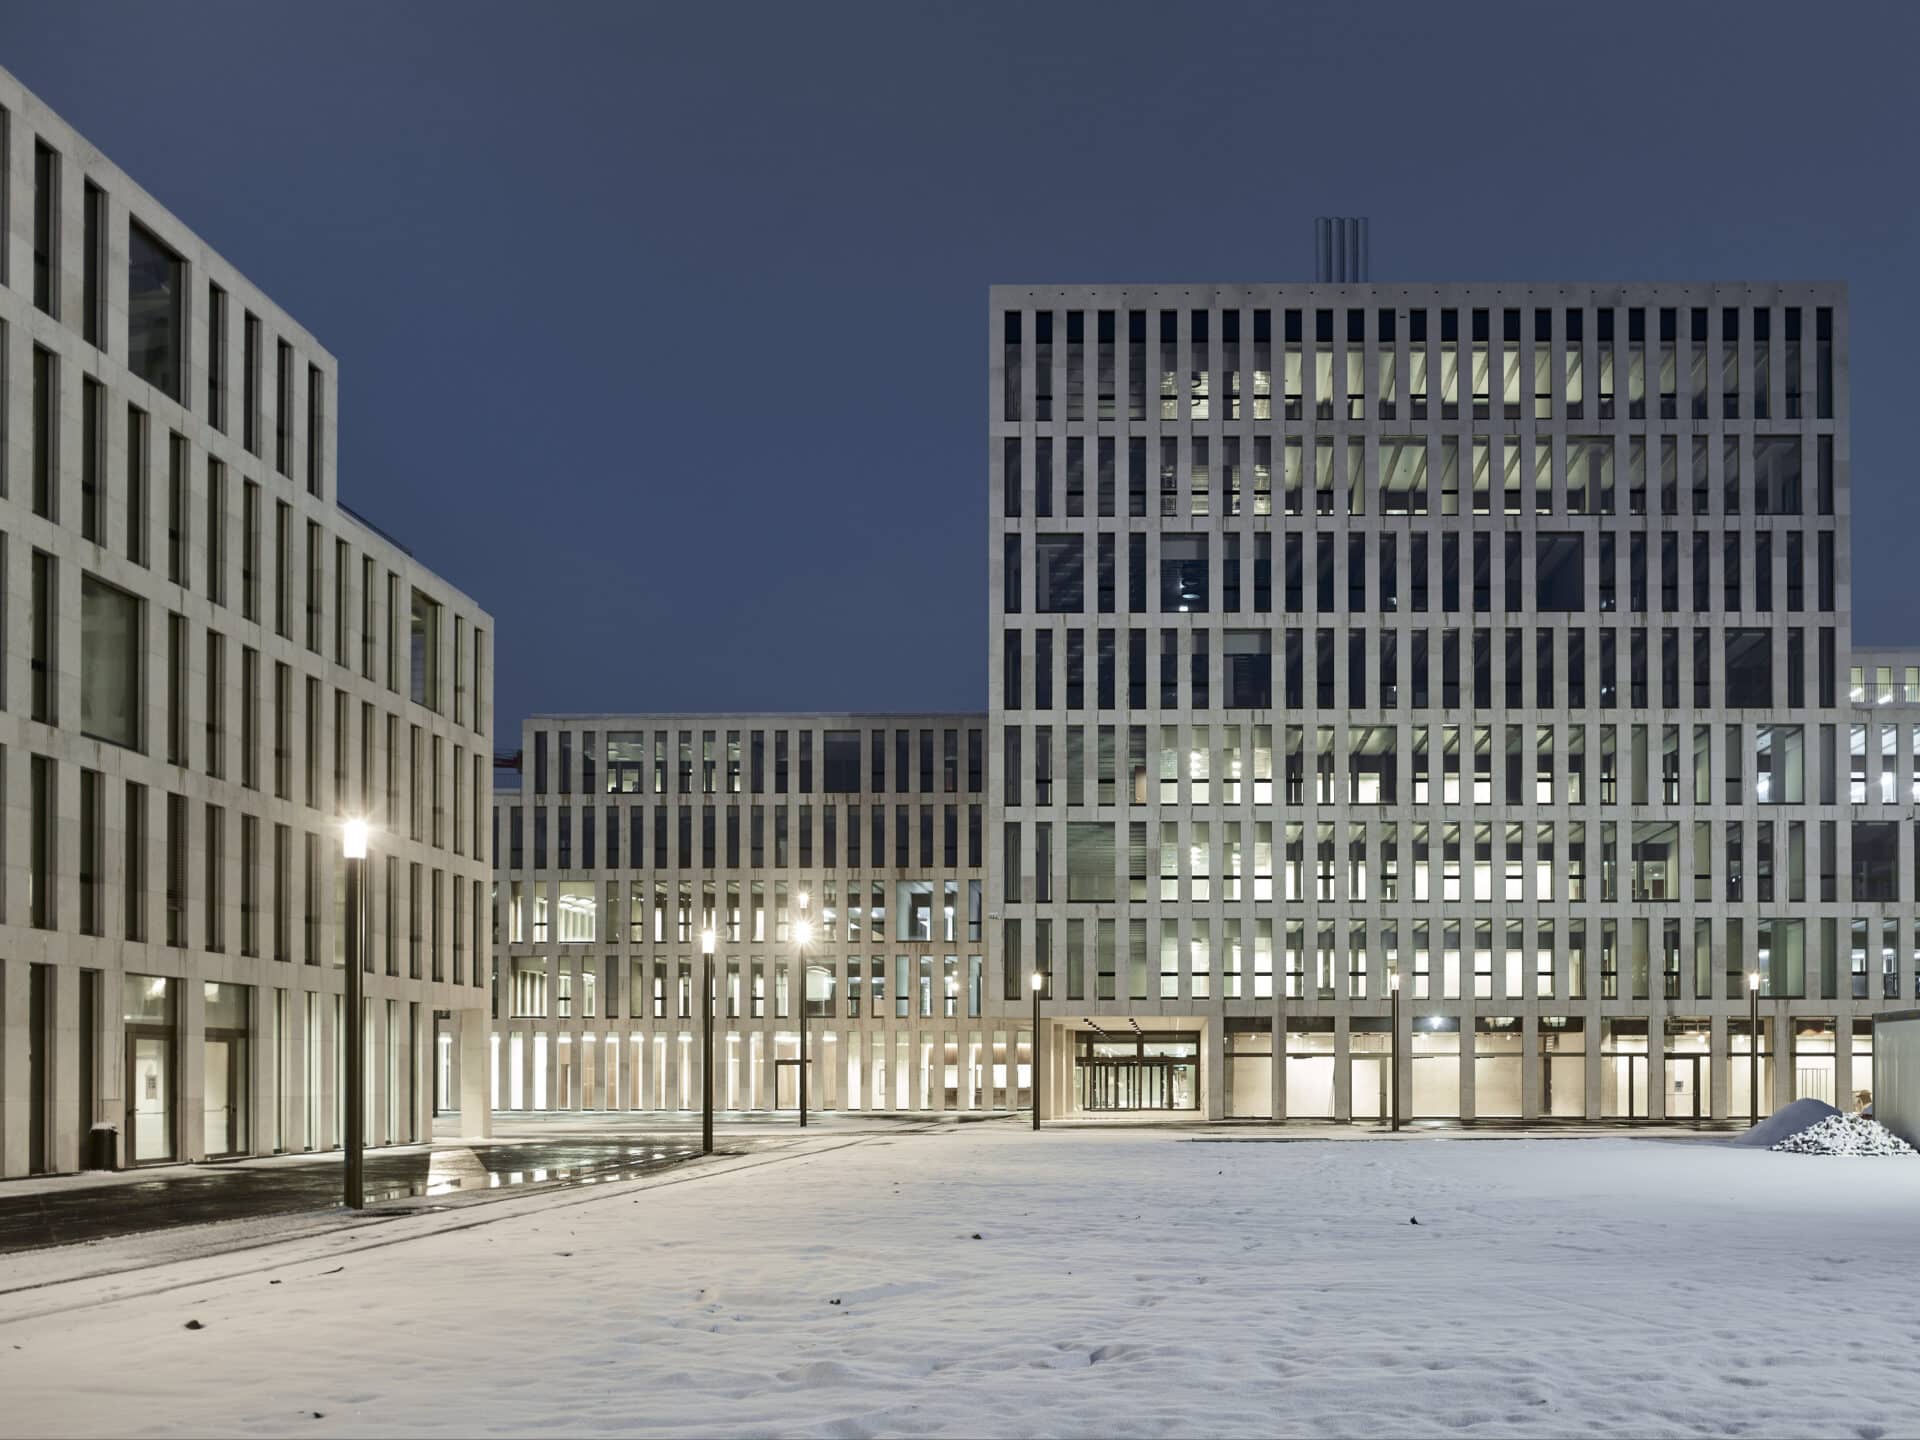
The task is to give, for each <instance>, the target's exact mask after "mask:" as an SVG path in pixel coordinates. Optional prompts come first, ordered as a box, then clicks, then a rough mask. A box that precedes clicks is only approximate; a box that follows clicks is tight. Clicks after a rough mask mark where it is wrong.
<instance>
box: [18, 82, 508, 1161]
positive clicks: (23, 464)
mask: <svg viewBox="0 0 1920 1440" xmlns="http://www.w3.org/2000/svg"><path fill="white" fill-rule="evenodd" d="M0 216H4V217H5V222H6V223H5V244H4V245H3V246H0V370H3V371H4V375H5V381H6V384H5V394H6V407H7V408H6V411H5V415H4V423H0V435H4V436H5V439H6V444H5V450H4V456H3V457H0V458H3V460H4V470H3V471H0V475H3V477H4V483H3V484H0V586H3V587H4V592H5V596H6V606H7V613H8V614H9V616H12V617H16V620H15V623H14V624H12V625H10V626H9V627H8V628H9V634H10V636H11V639H10V641H9V643H8V644H7V645H6V647H5V649H4V652H3V656H0V793H4V795H5V796H6V800H7V804H6V806H5V813H6V825H5V833H4V837H3V840H4V856H5V864H4V869H3V870H0V881H3V883H0V940H4V946H0V1174H4V1175H9V1176H11V1175H21V1174H32V1173H37V1172H41V1171H49V1170H72V1169H75V1168H76V1167H78V1166H79V1165H80V1164H82V1163H83V1162H84V1161H85V1160H86V1159H87V1158H88V1155H89V1152H90V1150H91V1148H92V1146H91V1141H90V1138H89V1136H90V1132H91V1131H92V1130H93V1128H94V1127H95V1126H96V1125H112V1126H113V1127H115V1128H116V1129H117V1130H118V1132H119V1134H118V1140H117V1158H118V1160H119V1161H120V1162H121V1163H124V1164H148V1163H155V1162H164V1161H177V1160H197V1159H201V1158H203V1157H210V1156H223V1155H245V1154H265V1153H271V1152H278V1151H298V1150H312V1149H323V1148H327V1147H329V1146H333V1145H337V1144H338V1143H339V1137H340V1134H341V1127H342V1109H341V1094H342V1086H341V1083H340V1081H341V1071H342V1066H343V1060H342V1056H343V1053H344V1035H345V1023H346V1022H345V1017H344V1016H343V1014H342V1008H341V1007H342V992H343V981H344V971H343V969H342V968H341V967H342V965H343V963H344V958H343V956H344V937H345V933H346V932H345V929H344V927H343V925H342V917H343V914H344V887H343V883H342V880H343V873H344V871H343V864H342V861H341V858H340V856H341V845H340V841H341V822H342V820H343V819H344V818H345V817H347V816H349V815H354V816H364V817H366V818H368V819H370V821H371V822H372V826H373V838H372V848H371V859H370V862H369V864H370V881H369V884H368V886H367V889H368V892H369V895H368V906H369V910H370V915H369V917H368V920H367V928H366V931H365V934H366V937H367V946H366V950H365V954H366V958H367V967H368V978H367V982H366V996H367V999H366V1006H365V1014H364V1016H363V1017H362V1023H363V1025H364V1032H365V1035H366V1037H367V1046H366V1055H367V1070H368V1112H369V1113H368V1124H367V1132H366V1133H367V1135H368V1137H369V1139H370V1142H371V1143H376V1144H377V1143H383V1142H398V1141H406V1140H413V1139H420V1138H424V1137H425V1135H426V1133H427V1128H428V1125H429V1121H430V1117H431V1113H432V1107H433V1104H434V1099H435V1094H434V1092H435V1080H436V1077H437V1076H443V1075H445V1074H446V1073H448V1071H449V1070H450V1069H451V1066H450V1064H447V1063H442V1064H439V1065H435V1064H434V1063H433V1061H432V1054H433V1048H434V1046H433V1037H434V1035H435V1032H436V1027H435V1023H434V1017H435V1013H436V1012H443V1013H444V1014H445V1015H446V1016H447V1017H448V1023H447V1025H446V1027H445V1036H446V1039H445V1042H444V1043H446V1044H449V1045H450V1044H451V1043H452V1038H453V1035H454V1033H455V1031H456V1030H458V1029H459V1028H460V1027H459V1025H458V1020H459V1017H461V1016H464V1015H473V1016H475V1017H479V1016H480V1014H481V1010H480V1007H482V1006H483V1005H484V1003H485V997H486V990H485V984H486V976H487V966H486V963H485V958H484V957H485V949H484V945H485V938H484V932H483V930H482V928H481V927H482V925H483V924H484V922H485V918H486V890H487V881H488V879H489V878H490V865H489V857H488V853H487V842H488V835H487V828H488V827H487V825H486V817H487V816H488V814H489V811H490V808H491V807H490V797H491V759H490V756H489V755H488V753H487V750H488V744H489V741H488V738H487V731H488V724H489V712H490V710H491V706H492V688H491V686H492V681H491V675H490V669H491V665H490V656H489V640H488V637H489V633H490V631H491V622H490V620H489V619H488V617H487V615H486V614H485V612H483V611H482V610H481V609H480V608H479V607H478V606H477V605H476V604H475V603H474V602H473V601H472V600H471V599H470V598H468V597H467V596H465V595H462V594H461V593H459V592H458V591H457V590H455V589H454V588H453V587H452V586H450V585H448V584H447V583H446V582H445V581H443V580H441V579H440V578H439V577H437V576H436V575H434V574H432V573H431V572H430V571H428V570H427V569H426V568H425V567H424V566H423V565H421V564H420V563H419V562H418V561H417V560H415V559H414V558H413V556H412V555H411V554H410V553H409V552H408V551H407V550H406V549H405V548H404V547H403V546H401V545H399V544H397V543H396V542H395V541H393V540H392V539H390V538H388V537H386V536H384V535H382V534H381V533H380V532H378V531H377V530H375V529H374V528H373V527H372V526H370V525H369V524H368V523H367V522H365V521H364V520H361V519H360V518H359V517H357V516H355V515H354V514H353V513H352V512H351V511H349V510H348V509H347V508H346V507H345V506H344V505H343V504H341V503H340V501H339V498H338V492H337V478H338V477H337V466H336V449H335V438H336V428H335V410H336V397H337V395H338V393H339V388H338V387H339V381H338V367H337V366H336V364H335V361H334V358H333V356H331V355H329V354H328V353H327V352H326V351H325V350H324V349H322V348H321V346H320V345H319V344H318V343H317V342H316V341H315V339H314V338H313V337H312V336H311V335H310V334H308V333H307V331H306V330H304V329H302V328H301V327H300V326H299V325H298V324H297V323H296V322H295V321H294V320H293V319H292V318H291V317H289V316H288V315H286V314H285V313H284V312H283V311H281V310H280V309H279V308H278V307H276V306H275V305H274V304H272V302H271V301H269V300H268V298H267V297H266V296H265V295H263V294H262V293H261V292H260V291H259V290H258V289H256V288H255V287H254V286H253V285H251V284H250V283H248V281H247V280H246V278H245V277H244V276H242V275H241V274H239V273H238V272H237V271H236V270H235V269H234V268H233V267H232V266H231V265H229V264H228V263H227V262H226V261H225V260H223V259H222V258H221V257H220V256H219V255H218V254H216V253H215V252H214V251H213V250H212V249H211V248H210V247H209V246H208V245H207V244H206V243H205V242H204V241H202V240H201V239H200V238H199V237H198V236H196V235H195V234H193V233H192V232H191V231H190V230H188V229H187V228H186V227H185V226H184V225H182V224H181V223H180V222H179V221H178V220H177V219H176V218H175V217H174V216H173V215H172V214H170V213H169V212H168V211H167V210H166V209H165V208H164V207H163V206H162V205H160V204H159V203H158V202H157V201H156V200H154V199H153V197H152V196H150V195H148V194H147V192H146V191H144V190H142V189H141V188H140V187H139V186H138V185H137V184H135V183H134V182H133V181H132V180H131V179H129V178H128V177H127V176H126V175H125V174H124V173H122V172H121V171H120V170H119V169H117V168H116V167H115V166H114V165H113V164H111V163H110V162H109V161H108V160H106V159H105V158H104V157H103V156H102V155H101V154H100V153H99V151H97V150H96V149H94V148H93V146H91V145H89V144H88V143H87V142H86V140H85V139H83V138H82V137H81V136H80V135H79V134H77V133H76V132H75V131H74V130H73V129H72V128H71V127H69V126H68V125H66V124H65V123H64V122H62V121H61V120H60V119H59V117H58V116H56V115H54V114H53V113H52V112H51V111H49V110H48V109H47V107H46V106H45V105H44V104H43V103H42V102H41V101H40V100H38V99H37V98H36V97H35V96H34V95H32V94H31V93H30V92H29V91H27V90H26V89H25V88H24V87H22V86H21V85H20V84H19V83H18V82H17V81H16V80H15V79H14V78H13V77H12V76H11V75H7V74H5V73H4V72H0ZM465 1030H466V1035H465V1043H466V1044H468V1045H469V1046H472V1047H474V1048H475V1051H476V1053H484V1036H483V1033H482V1031H481V1029H480V1026H479V1025H478V1024H474V1025H469V1026H467V1027H465ZM483 1093H484V1092H479V1091H477V1092H476V1098H478V1097H480V1096H483ZM441 1098H442V1099H443V1100H448V1101H452V1102H453V1103H457V1097H453V1096H445V1095H443V1096H442V1097H441ZM468 1115H469V1117H470V1123H472V1124H474V1125H483V1124H484V1123H485V1109H484V1105H483V1104H481V1103H475V1104H473V1105H472V1106H471V1107H470V1108H469V1110H468Z"/></svg>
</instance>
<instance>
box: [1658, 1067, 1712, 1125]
mask: <svg viewBox="0 0 1920 1440" xmlns="http://www.w3.org/2000/svg"><path fill="white" fill-rule="evenodd" d="M1706 1060H1707V1057H1706V1056H1705V1055H1669V1056H1667V1118H1668V1119H1669V1120H1698V1119H1700V1118H1701V1116H1703V1115H1705V1114H1706V1104H1707V1101H1706V1088H1707V1068H1706Z"/></svg>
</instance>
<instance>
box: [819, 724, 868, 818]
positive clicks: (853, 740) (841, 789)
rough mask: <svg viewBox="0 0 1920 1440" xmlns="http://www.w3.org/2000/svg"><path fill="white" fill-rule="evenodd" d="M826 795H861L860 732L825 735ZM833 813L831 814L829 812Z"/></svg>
mask: <svg viewBox="0 0 1920 1440" xmlns="http://www.w3.org/2000/svg"><path fill="white" fill-rule="evenodd" d="M824 758H825V765H826V793H827V794H829V795H857V794H859V793H860V732H859V731H858V730H829V731H827V732H826V734H825V745H824ZM829 813H831V812H829Z"/></svg>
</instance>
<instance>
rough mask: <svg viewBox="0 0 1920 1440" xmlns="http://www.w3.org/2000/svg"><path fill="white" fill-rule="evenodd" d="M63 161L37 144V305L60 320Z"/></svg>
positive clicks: (35, 185) (34, 164)
mask: <svg viewBox="0 0 1920 1440" xmlns="http://www.w3.org/2000/svg"><path fill="white" fill-rule="evenodd" d="M59 217H60V157H59V156H58V155H56V154H55V153H54V152H53V151H52V150H51V149H50V148H49V147H48V146H46V145H43V144H41V143H40V142H39V141H37V140H36V141H34V144H33V303H34V304H35V305H36V306H38V307H39V308H40V309H42V310H44V311H46V312H47V314H49V315H52V316H55V317H58V315H59V314H60V302H59V296H58V293H57V292H58V288H59V276H60V267H59V264H58V260H57V256H58V251H59V238H60V228H59V227H60V219H59Z"/></svg>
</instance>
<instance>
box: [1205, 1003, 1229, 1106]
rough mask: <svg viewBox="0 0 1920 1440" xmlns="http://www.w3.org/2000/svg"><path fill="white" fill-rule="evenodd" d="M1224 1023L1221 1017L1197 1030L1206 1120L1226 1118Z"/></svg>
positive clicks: (1225, 1037)
mask: <svg viewBox="0 0 1920 1440" xmlns="http://www.w3.org/2000/svg"><path fill="white" fill-rule="evenodd" d="M1226 1029H1227V1022H1226V1019H1225V1017H1224V1013H1215V1014H1214V1015H1212V1016H1209V1017H1208V1018H1207V1020H1206V1021H1205V1022H1204V1023H1203V1025H1202V1026H1201V1030H1200V1070H1201V1074H1202V1075H1203V1076H1204V1077H1205V1079H1204V1082H1203V1083H1202V1085H1201V1087H1200V1104H1201V1107H1202V1113H1203V1114H1205V1116H1206V1118H1207V1119H1209V1120H1224V1119H1225V1118H1226V1115H1227V1059H1226V1051H1227V1033H1226Z"/></svg>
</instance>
